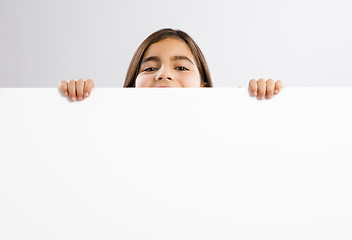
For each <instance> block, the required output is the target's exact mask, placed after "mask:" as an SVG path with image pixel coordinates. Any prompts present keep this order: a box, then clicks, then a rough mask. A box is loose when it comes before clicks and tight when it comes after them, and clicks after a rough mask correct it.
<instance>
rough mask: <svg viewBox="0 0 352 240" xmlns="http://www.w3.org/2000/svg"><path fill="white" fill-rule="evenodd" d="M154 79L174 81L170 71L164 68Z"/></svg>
mask: <svg viewBox="0 0 352 240" xmlns="http://www.w3.org/2000/svg"><path fill="white" fill-rule="evenodd" d="M156 78H157V80H162V79H165V80H172V79H174V77H173V76H172V74H171V73H170V71H169V70H168V69H166V68H164V69H162V70H161V71H160V74H158V76H157V77H156Z"/></svg>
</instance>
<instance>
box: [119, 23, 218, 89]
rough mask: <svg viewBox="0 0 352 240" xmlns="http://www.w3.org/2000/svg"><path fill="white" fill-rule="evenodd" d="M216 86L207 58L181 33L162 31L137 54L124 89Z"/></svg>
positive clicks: (149, 38) (144, 44)
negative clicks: (212, 79)
mask: <svg viewBox="0 0 352 240" xmlns="http://www.w3.org/2000/svg"><path fill="white" fill-rule="evenodd" d="M158 86H170V87H212V86H213V83H212V81H211V77H210V72H209V69H208V65H207V63H206V61H205V58H204V55H203V53H202V52H201V50H200V48H199V47H198V45H197V44H196V43H195V42H194V40H193V39H192V38H191V37H190V36H189V35H188V34H187V33H185V32H183V31H181V30H173V29H170V28H165V29H161V30H159V31H156V32H154V33H153V34H151V35H150V36H149V37H147V38H146V39H145V40H144V41H143V42H142V44H141V45H140V46H139V47H138V49H137V51H136V52H135V54H134V55H133V58H132V60H131V63H130V66H129V68H128V71H127V75H126V79H125V83H124V85H123V87H158Z"/></svg>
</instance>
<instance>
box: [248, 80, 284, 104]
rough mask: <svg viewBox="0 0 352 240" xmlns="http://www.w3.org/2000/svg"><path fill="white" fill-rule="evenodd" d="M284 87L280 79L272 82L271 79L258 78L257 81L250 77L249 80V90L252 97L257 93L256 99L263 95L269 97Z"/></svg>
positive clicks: (261, 97)
mask: <svg viewBox="0 0 352 240" xmlns="http://www.w3.org/2000/svg"><path fill="white" fill-rule="evenodd" d="M283 87H284V85H283V83H282V81H281V80H278V81H276V82H274V80H272V79H270V78H269V79H268V80H267V81H265V80H264V79H263V78H260V79H259V80H258V81H257V80H255V79H252V80H250V81H249V92H250V94H251V96H252V97H255V96H257V95H258V99H259V100H262V99H264V97H266V99H270V98H272V97H273V95H274V94H278V93H279V92H280V90H281V89H282V88H283Z"/></svg>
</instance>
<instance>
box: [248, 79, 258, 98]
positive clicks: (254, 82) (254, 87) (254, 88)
mask: <svg viewBox="0 0 352 240" xmlns="http://www.w3.org/2000/svg"><path fill="white" fill-rule="evenodd" d="M248 85H249V92H250V93H251V95H252V97H254V96H257V80H255V79H251V80H250V81H249V84H248Z"/></svg>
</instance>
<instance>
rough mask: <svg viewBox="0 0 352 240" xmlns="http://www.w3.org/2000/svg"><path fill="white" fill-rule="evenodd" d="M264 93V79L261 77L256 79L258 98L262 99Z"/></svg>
mask: <svg viewBox="0 0 352 240" xmlns="http://www.w3.org/2000/svg"><path fill="white" fill-rule="evenodd" d="M265 94H266V81H265V80H264V79H263V78H260V79H259V80H258V99H259V100H262V99H264V97H265Z"/></svg>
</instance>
